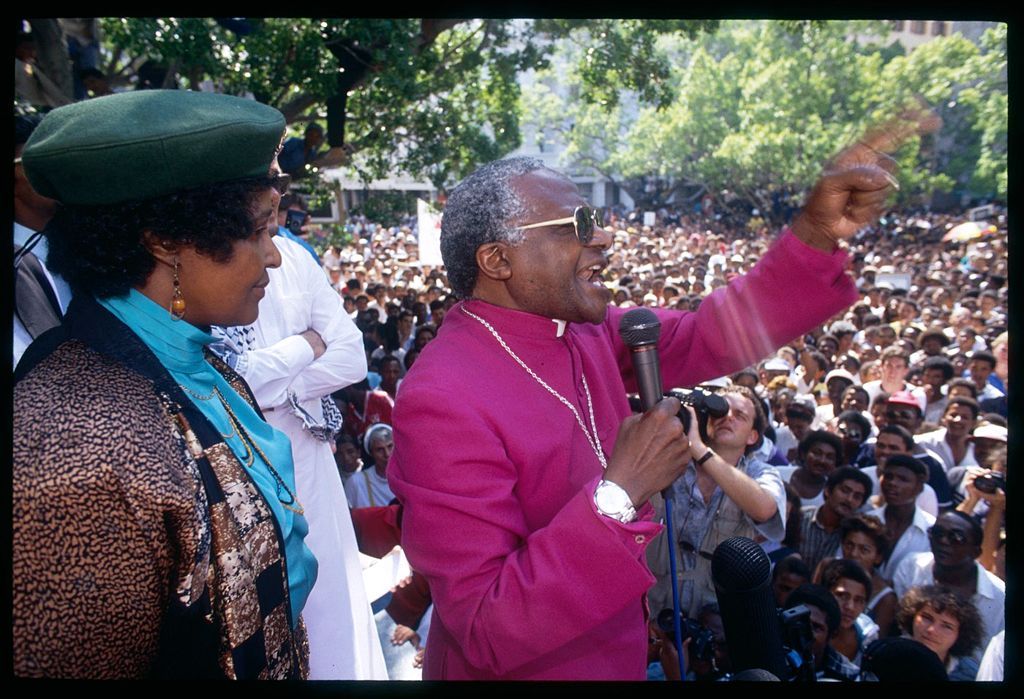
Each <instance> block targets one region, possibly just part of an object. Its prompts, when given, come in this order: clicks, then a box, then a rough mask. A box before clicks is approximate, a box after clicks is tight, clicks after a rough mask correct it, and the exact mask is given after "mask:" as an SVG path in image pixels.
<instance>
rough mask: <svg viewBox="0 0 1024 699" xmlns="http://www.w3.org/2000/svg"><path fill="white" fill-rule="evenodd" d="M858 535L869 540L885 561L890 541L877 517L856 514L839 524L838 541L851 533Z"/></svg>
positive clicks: (890, 544) (890, 547) (886, 531)
mask: <svg viewBox="0 0 1024 699" xmlns="http://www.w3.org/2000/svg"><path fill="white" fill-rule="evenodd" d="M855 532H856V533H859V534H863V535H865V536H867V537H868V538H870V539H871V540H872V541H873V542H874V544H875V548H876V549H878V553H879V555H880V556H881V557H882V559H883V560H885V559H886V558H887V557H888V556H889V551H890V550H891V549H892V539H891V538H890V537H889V532H888V530H886V528H885V524H884V523H883V522H882V520H880V519H879V518H878V517H875V516H874V515H869V514H865V513H858V514H855V515H853V516H852V517H847V518H846V519H844V520H843V521H841V522H840V523H839V541H840V543H842V541H843V540H844V539H845V538H846V537H847V536H849V535H850V534H853V533H855Z"/></svg>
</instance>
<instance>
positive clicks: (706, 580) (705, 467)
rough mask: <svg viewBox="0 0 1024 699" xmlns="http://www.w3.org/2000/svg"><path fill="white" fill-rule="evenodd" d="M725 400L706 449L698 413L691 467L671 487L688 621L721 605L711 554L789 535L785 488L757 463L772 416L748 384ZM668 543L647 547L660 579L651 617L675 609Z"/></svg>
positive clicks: (691, 433) (710, 425)
mask: <svg viewBox="0 0 1024 699" xmlns="http://www.w3.org/2000/svg"><path fill="white" fill-rule="evenodd" d="M720 395H721V396H722V397H723V398H725V399H726V401H727V402H728V403H729V412H728V414H726V415H725V416H724V417H720V418H714V417H712V418H708V419H707V437H708V440H707V445H705V443H704V439H703V437H702V436H701V433H700V432H701V431H700V427H699V425H700V422H701V421H700V420H698V419H695V417H694V415H695V414H694V413H693V410H692V409H691V408H686V409H687V410H689V411H690V413H691V420H690V425H689V430H688V433H687V437H688V439H689V441H690V451H689V455H690V457H691V459H692V460H691V461H690V463H689V464H688V465H687V467H686V471H685V473H684V474H683V475H682V476H681V477H680V478H679V479H677V480H676V481H675V482H674V483H673V484H672V487H671V489H670V491H669V492H670V493H671V495H670V497H671V498H672V519H673V526H674V528H675V530H676V531H675V536H674V537H673V540H674V541H675V542H676V543H677V545H678V548H677V551H678V553H679V556H678V557H677V561H679V563H678V576H679V580H680V583H681V586H680V589H679V604H680V610H681V612H683V613H684V614H686V616H688V617H690V618H696V616H697V613H698V612H699V611H700V609H701V608H702V607H704V606H705V605H706V604H710V603H713V602H715V601H716V600H717V596H716V594H715V585H714V582H713V581H712V579H711V555H712V554H713V553H714V551H715V547H717V546H718V544H720V543H721V542H723V541H725V540H726V539H729V538H731V537H734V536H746V537H749V538H754V537H755V536H756V535H757V534H760V535H762V536H764V537H766V538H768V539H771V540H774V541H779V540H781V539H782V538H783V537H784V536H785V534H786V525H785V518H784V514H785V512H786V489H785V485H784V484H783V482H782V478H781V477H780V476H779V474H778V471H776V470H775V467H774V466H771V465H770V464H767V463H765V462H763V461H759V460H758V459H756V458H755V456H754V452H755V451H756V449H757V447H758V445H760V444H761V437H762V435H763V434H764V430H765V427H766V425H767V417H766V415H765V412H764V408H763V407H762V404H761V401H760V400H758V399H757V398H756V396H755V395H754V393H753V392H752V391H751V390H750V389H748V388H746V387H743V386H730V387H728V388H726V389H724V390H722V391H721V393H720ZM668 545H669V543H668V538H667V536H659V537H658V538H657V539H656V540H655V541H654V542H653V543H652V544H651V546H650V547H648V555H647V562H648V565H649V566H650V568H651V572H652V573H654V574H655V576H656V577H657V578H658V582H657V583H656V584H655V586H654V587H653V588H651V591H650V592H649V593H648V599H649V601H650V604H651V609H652V611H655V612H656V611H658V610H660V609H664V608H668V607H671V606H672V588H671V574H670V571H669V563H668V560H669V559H668V549H667V547H668Z"/></svg>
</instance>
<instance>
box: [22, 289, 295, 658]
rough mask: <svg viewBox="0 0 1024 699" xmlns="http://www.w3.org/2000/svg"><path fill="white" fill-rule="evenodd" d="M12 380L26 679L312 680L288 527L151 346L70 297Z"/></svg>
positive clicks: (238, 385)
mask: <svg viewBox="0 0 1024 699" xmlns="http://www.w3.org/2000/svg"><path fill="white" fill-rule="evenodd" d="M209 360H210V362H211V363H212V364H213V365H214V367H215V368H216V369H217V370H218V371H220V372H221V373H222V374H223V375H224V376H225V378H226V379H227V380H228V382H229V383H231V384H232V385H233V386H234V387H235V389H236V390H237V391H238V392H239V393H240V394H241V395H242V396H244V397H245V398H246V399H247V400H248V401H249V402H250V403H251V404H253V406H254V407H255V400H254V399H253V397H252V394H251V393H250V391H249V389H248V387H247V386H246V385H245V382H244V381H243V380H242V379H241V377H239V376H238V375H237V374H235V373H234V372H233V371H232V370H231V369H230V368H229V367H227V365H225V364H224V363H223V362H220V360H218V359H216V358H215V357H213V356H212V355H209ZM15 379H16V381H17V383H16V385H15V390H14V420H13V456H14V468H13V542H12V543H13V552H12V558H13V571H12V572H13V576H12V586H13V644H14V647H13V650H14V672H15V674H16V675H19V676H28V677H88V678H115V677H117V678H120V677H168V678H170V677H174V678H185V677H228V678H304V677H305V676H306V674H307V665H308V647H307V645H306V640H305V633H304V627H303V625H302V623H301V621H300V623H299V626H298V628H297V629H295V630H293V629H292V627H291V624H290V623H289V619H290V608H289V605H290V600H289V595H288V588H287V570H286V567H285V558H284V555H283V551H284V545H283V540H282V538H281V531H280V528H279V527H278V525H277V521H276V519H275V518H274V516H273V514H272V513H271V511H270V509H269V507H268V506H267V503H266V502H265V501H264V499H263V497H262V495H261V493H260V491H259V489H258V488H257V487H256V485H255V483H254V482H253V480H252V479H251V478H250V477H249V475H248V474H247V473H246V472H245V469H244V468H243V467H242V465H241V464H240V463H239V461H238V460H237V459H236V458H235V456H234V454H233V453H232V452H231V450H230V448H229V447H228V446H227V445H226V444H224V443H223V441H222V440H221V437H220V433H219V432H217V431H216V430H215V429H214V428H213V426H212V425H211V424H210V423H209V422H208V421H207V420H206V419H205V418H204V417H203V415H202V414H201V413H200V412H199V411H198V410H197V409H196V408H195V406H194V405H193V404H192V402H191V401H190V400H188V398H187V397H186V396H185V395H184V393H183V392H182V391H181V389H180V387H179V386H178V385H177V383H176V382H175V381H174V380H173V378H171V376H170V374H168V373H167V371H166V370H165V369H164V368H163V366H162V365H161V364H160V363H159V361H158V360H157V358H156V357H155V356H154V355H153V354H152V352H150V350H149V349H148V348H147V347H146V346H145V345H144V344H143V343H142V341H141V340H139V338H138V337H137V336H136V335H135V334H134V333H133V332H132V331H131V330H130V329H128V327H127V326H125V325H124V324H123V323H121V322H120V321H119V320H117V319H116V318H114V316H113V315H111V314H110V313H109V312H108V311H106V309H104V308H102V307H101V306H100V305H99V304H97V303H96V302H95V301H94V300H92V299H83V298H79V297H76V298H75V299H74V300H73V301H72V303H71V306H70V307H69V309H68V314H67V317H66V318H65V321H64V324H63V325H61V326H59V327H58V328H55V329H53V330H51V331H49V332H48V333H46V334H44V335H43V336H41V337H40V338H39V339H38V340H37V341H36V342H35V343H33V345H32V346H30V348H29V350H28V351H27V352H26V353H25V356H24V357H23V359H22V362H21V363H20V364H19V365H18V370H17V372H16V374H15ZM258 410H259V409H258V408H257V411H258Z"/></svg>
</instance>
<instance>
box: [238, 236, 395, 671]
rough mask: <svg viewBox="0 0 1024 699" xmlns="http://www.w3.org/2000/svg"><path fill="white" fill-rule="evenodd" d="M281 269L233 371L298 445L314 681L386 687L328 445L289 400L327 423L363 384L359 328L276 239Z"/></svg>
mask: <svg viewBox="0 0 1024 699" xmlns="http://www.w3.org/2000/svg"><path fill="white" fill-rule="evenodd" d="M274 242H275V244H276V245H277V247H278V250H280V252H281V266H280V267H279V268H277V269H269V270H267V271H268V273H269V275H270V285H269V286H268V287H267V294H266V296H265V297H264V298H263V300H262V301H261V302H260V314H259V318H258V320H257V321H256V323H255V324H254V326H253V330H254V331H255V335H256V346H257V347H258V348H260V349H257V350H255V351H250V352H248V353H247V354H246V355H244V359H240V360H239V362H238V365H237V367H236V369H237V370H238V371H239V373H240V374H242V376H243V377H244V378H245V380H246V381H247V382H248V383H249V386H250V387H251V388H252V390H253V393H254V394H255V396H256V400H257V401H258V402H259V404H260V407H261V409H262V410H263V413H264V415H265V417H266V418H267V422H269V423H270V424H272V425H273V426H274V427H275V428H277V429H279V430H281V431H282V432H284V433H285V434H287V435H288V437H289V438H290V439H291V441H292V454H293V456H294V458H295V480H296V489H297V491H298V492H297V493H296V494H297V496H298V499H299V501H300V502H301V503H302V506H303V507H304V508H305V515H306V521H307V522H308V523H309V535H308V536H307V537H306V544H307V545H308V546H309V548H310V550H312V551H313V554H314V555H315V556H316V559H317V561H318V562H319V564H320V567H319V572H318V573H317V579H316V584H315V585H314V586H313V590H312V592H311V593H310V596H309V599H308V600H307V601H306V606H305V608H304V609H303V612H302V616H303V619H304V620H305V623H306V629H307V632H308V635H309V666H310V674H309V679H311V680H316V679H324V680H327V679H330V680H386V679H388V675H387V668H386V666H385V663H384V655H383V650H382V649H381V645H380V640H379V638H378V636H377V628H376V625H375V624H374V620H373V613H372V611H371V609H370V602H369V600H368V599H367V596H366V590H365V587H364V585H363V573H362V565H361V563H360V559H359V549H358V545H357V543H356V538H355V532H354V530H353V528H352V518H351V516H350V515H349V511H348V507H347V505H346V498H345V491H344V488H343V487H342V482H341V476H340V475H339V473H338V467H337V465H336V464H335V461H334V456H333V454H332V452H331V448H330V445H329V444H328V443H327V442H322V441H319V440H317V439H315V438H314V437H312V436H311V435H310V434H309V432H307V431H306V430H304V429H303V427H302V421H301V420H300V419H299V418H298V417H297V416H295V415H294V414H293V413H292V412H291V408H290V405H289V402H288V395H289V393H295V394H296V396H297V398H298V400H299V404H300V405H301V406H302V408H303V409H305V410H306V411H307V412H309V413H310V414H311V415H312V416H313V417H314V418H316V420H318V421H322V419H323V409H322V406H321V404H320V398H321V397H322V396H325V395H329V394H330V393H331V392H333V391H336V390H338V389H339V388H342V387H343V386H347V385H349V384H352V383H355V382H356V381H359V380H360V379H362V378H363V377H365V376H366V355H365V353H364V350H363V342H362V336H361V333H360V332H359V330H358V328H356V327H355V324H354V323H353V322H352V320H351V318H349V316H348V314H347V313H345V311H344V307H343V305H342V301H341V296H339V295H338V292H336V291H335V290H333V289H332V288H331V286H330V283H329V282H328V280H327V276H326V275H325V274H324V272H323V270H322V269H321V268H320V267H319V266H317V264H316V263H315V262H314V261H313V259H312V257H311V256H310V254H309V253H308V252H307V251H306V250H305V249H303V248H302V247H300V246H299V245H297V244H296V243H294V242H293V241H290V240H287V239H285V238H283V237H282V236H277V237H276V238H274ZM309 328H312V329H314V330H316V331H317V332H318V333H319V334H320V337H321V338H323V340H324V343H325V344H326V345H327V351H326V352H324V354H323V355H321V356H320V357H319V358H317V359H315V360H314V359H313V350H312V348H311V347H310V345H309V343H308V342H306V340H305V339H304V338H302V337H299V336H298V334H299V333H301V332H303V331H305V330H307V329H309Z"/></svg>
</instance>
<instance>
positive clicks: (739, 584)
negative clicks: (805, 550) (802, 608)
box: [711, 536, 789, 678]
mask: <svg viewBox="0 0 1024 699" xmlns="http://www.w3.org/2000/svg"><path fill="white" fill-rule="evenodd" d="M711 580H712V581H713V582H714V584H715V593H716V594H717V595H718V607H719V609H720V611H721V613H722V626H723V627H724V629H725V639H726V642H727V643H728V644H729V658H730V660H731V661H732V667H733V670H734V671H735V672H742V671H744V670H753V669H759V670H766V671H768V672H770V673H771V674H773V675H775V676H776V677H781V678H785V677H788V676H789V666H788V664H787V662H786V653H785V650H784V648H783V647H782V630H781V629H782V627H781V625H780V623H779V617H778V613H777V612H776V609H775V597H774V595H773V594H772V587H771V562H770V561H769V560H768V554H766V553H765V552H764V549H762V548H761V547H760V546H759V545H758V544H757V543H755V542H754V541H753V540H752V539H748V538H747V537H745V536H734V537H732V538H731V539H726V540H725V541H723V542H722V543H720V544H719V545H718V547H717V548H716V549H715V552H714V554H713V555H712V556H711Z"/></svg>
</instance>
